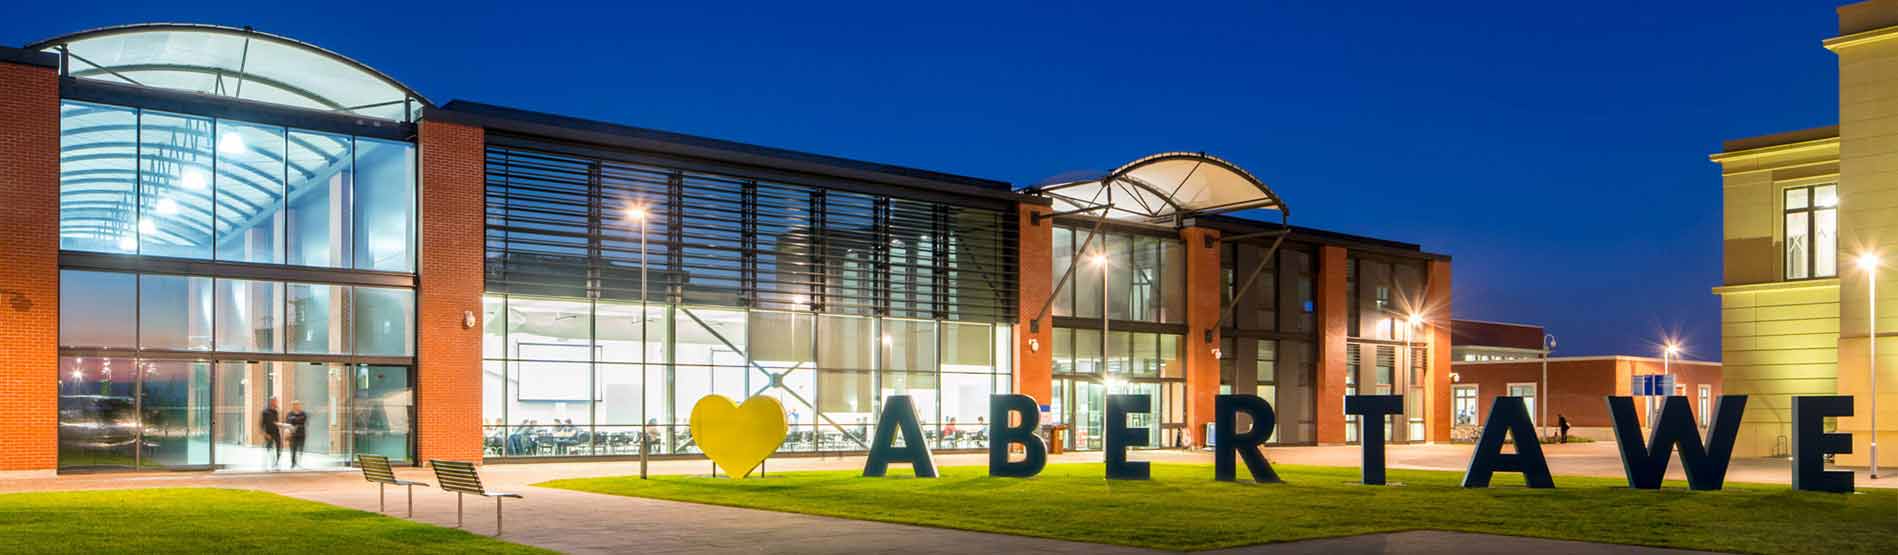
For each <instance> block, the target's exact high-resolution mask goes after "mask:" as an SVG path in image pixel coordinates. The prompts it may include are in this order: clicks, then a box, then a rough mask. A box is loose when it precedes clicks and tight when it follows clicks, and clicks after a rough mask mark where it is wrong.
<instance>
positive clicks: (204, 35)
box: [28, 23, 430, 121]
mask: <svg viewBox="0 0 1898 555" xmlns="http://www.w3.org/2000/svg"><path fill="white" fill-rule="evenodd" d="M28 48H29V49H33V50H45V51H48V52H52V53H55V54H60V55H61V59H62V60H63V63H64V67H65V71H66V72H67V74H69V75H71V76H73V77H78V78H82V79H97V80H102V81H110V82H116V83H127V84H131V85H137V86H142V87H154V88H163V89H174V90H185V91H191V92H197V93H203V94H211V95H218V96H226V97H231V98H239V99H244V100H252V101H259V102H268V103H272V104H280V105H286V106H294V107H299V108H309V109H314V110H323V111H330V112H343V113H348V114H351V115H357V116H365V117H372V118H379V119H386V120H393V121H413V120H414V119H415V116H417V115H419V114H420V113H421V108H424V107H427V106H430V104H429V102H428V100H427V99H426V98H423V97H422V95H421V94H419V93H416V92H415V90H414V89H411V88H409V87H408V86H406V85H403V84H402V83H400V82H397V81H396V80H395V79H393V78H390V77H389V76H388V75H386V74H383V73H382V72H379V71H376V70H375V69H372V68H370V67H369V66H366V65H363V64H362V63H361V62H357V61H355V60H352V59H349V58H348V57H345V56H343V55H341V54H337V53H335V52H331V51H329V50H325V49H323V48H321V47H318V46H315V45H312V44H309V43H306V42H302V41H298V40H295V39H291V38H286V37H281V36H277V35H272V34H269V33H262V32H258V31H253V30H250V29H240V28H235V27H224V26H217V25H198V24H183V23H144V24H137V25H123V26H118V27H105V28H100V29H93V30H90V31H81V32H78V33H73V34H69V35H64V36H59V37H54V38H50V39H46V40H43V41H40V42H38V43H35V44H33V45H30V46H28Z"/></svg>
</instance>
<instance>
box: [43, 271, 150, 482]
mask: <svg viewBox="0 0 1898 555" xmlns="http://www.w3.org/2000/svg"><path fill="white" fill-rule="evenodd" d="M128 306H129V305H128ZM136 374H137V369H136V364H135V363H134V362H133V360H132V359H129V358H97V357H60V359H59V467H60V468H61V469H83V468H100V467H130V466H132V465H133V461H134V457H135V454H134V453H135V450H136V449H137V447H138V432H139V424H138V410H137V405H136V404H135V403H136V400H135V398H134V396H135V395H136V392H135V391H134V389H133V388H134V387H135V386H136V385H137V383H138V382H137V379H138V376H137V375H136Z"/></svg>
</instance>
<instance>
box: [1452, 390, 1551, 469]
mask: <svg viewBox="0 0 1898 555" xmlns="http://www.w3.org/2000/svg"><path fill="white" fill-rule="evenodd" d="M1504 434H1507V435H1508V436H1509V437H1510V438H1512V439H1515V440H1516V454H1514V455H1504V454H1503V436H1504ZM1499 470H1500V471H1503V472H1521V473H1522V480H1523V481H1524V482H1526V483H1528V485H1529V487H1532V488H1552V487H1555V480H1554V479H1552V478H1550V477H1549V461H1547V460H1545V459H1543V458H1542V442H1541V441H1540V440H1538V439H1536V429H1535V426H1533V425H1531V424H1530V423H1529V409H1528V408H1527V407H1525V406H1524V405H1523V403H1522V398H1521V397H1497V398H1496V402H1494V403H1490V406H1489V420H1488V421H1486V422H1484V423H1483V435H1482V436H1480V437H1478V438H1477V439H1476V453H1475V454H1473V455H1471V456H1470V469H1469V471H1468V472H1465V473H1464V474H1463V487H1466V488H1486V487H1489V477H1490V475H1491V474H1494V473H1495V472H1496V471H1499Z"/></svg>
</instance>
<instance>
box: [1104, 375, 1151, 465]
mask: <svg viewBox="0 0 1898 555" xmlns="http://www.w3.org/2000/svg"><path fill="white" fill-rule="evenodd" d="M1152 406H1153V397H1152V396H1148V395H1108V396H1107V438H1106V439H1107V453H1106V456H1107V479H1109V480H1145V479H1147V477H1148V475H1149V474H1150V473H1149V471H1148V468H1147V463H1146V462H1127V447H1128V446H1133V447H1146V446H1147V429H1146V428H1129V427H1127V413H1130V412H1136V413H1145V412H1150V411H1151V408H1150V407H1152Z"/></svg>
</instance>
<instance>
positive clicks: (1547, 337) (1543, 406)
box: [1536, 333, 1555, 437]
mask: <svg viewBox="0 0 1898 555" xmlns="http://www.w3.org/2000/svg"><path fill="white" fill-rule="evenodd" d="M1554 350H1555V335H1553V334H1547V333H1545V334H1542V389H1540V390H1538V391H1537V392H1536V395H1537V396H1539V397H1542V402H1541V403H1538V404H1537V406H1536V412H1537V413H1539V414H1540V416H1538V417H1536V423H1538V424H1541V426H1540V428H1542V437H1549V403H1548V401H1549V398H1550V397H1552V395H1550V394H1549V353H1550V352H1551V351H1554Z"/></svg>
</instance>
